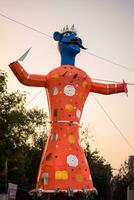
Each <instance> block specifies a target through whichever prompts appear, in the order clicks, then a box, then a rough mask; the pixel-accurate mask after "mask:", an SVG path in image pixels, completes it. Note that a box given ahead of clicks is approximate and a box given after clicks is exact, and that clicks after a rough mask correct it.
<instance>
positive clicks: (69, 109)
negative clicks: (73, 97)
mask: <svg viewBox="0 0 134 200" xmlns="http://www.w3.org/2000/svg"><path fill="white" fill-rule="evenodd" d="M65 110H66V111H67V112H71V111H72V110H73V106H72V104H66V105H65Z"/></svg>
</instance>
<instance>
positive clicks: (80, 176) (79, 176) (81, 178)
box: [76, 174, 83, 182]
mask: <svg viewBox="0 0 134 200" xmlns="http://www.w3.org/2000/svg"><path fill="white" fill-rule="evenodd" d="M76 181H78V182H82V181H83V176H82V175H81V174H77V175H76Z"/></svg>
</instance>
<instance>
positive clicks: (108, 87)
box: [91, 82, 126, 95]
mask: <svg viewBox="0 0 134 200" xmlns="http://www.w3.org/2000/svg"><path fill="white" fill-rule="evenodd" d="M91 92H94V93H99V94H107V95H108V94H116V93H121V92H126V91H125V84H124V83H119V84H103V83H96V82H92V84H91Z"/></svg>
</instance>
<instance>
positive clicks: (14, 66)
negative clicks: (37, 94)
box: [9, 61, 47, 87]
mask: <svg viewBox="0 0 134 200" xmlns="http://www.w3.org/2000/svg"><path fill="white" fill-rule="evenodd" d="M9 67H10V68H11V70H12V71H13V73H14V75H15V76H16V77H17V79H18V80H19V81H20V82H21V83H22V84H24V85H27V86H36V87H47V76H45V75H37V74H29V73H27V72H26V71H25V69H24V68H23V67H22V66H21V64H20V63H19V62H18V61H16V62H13V63H11V64H10V65H9Z"/></svg>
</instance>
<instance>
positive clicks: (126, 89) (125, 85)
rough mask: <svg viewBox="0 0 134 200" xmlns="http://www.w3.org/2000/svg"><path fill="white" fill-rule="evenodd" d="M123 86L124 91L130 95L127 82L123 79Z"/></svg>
mask: <svg viewBox="0 0 134 200" xmlns="http://www.w3.org/2000/svg"><path fill="white" fill-rule="evenodd" d="M123 86H124V92H125V93H126V95H127V96H128V88H127V83H126V82H125V81H124V80H123Z"/></svg>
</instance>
